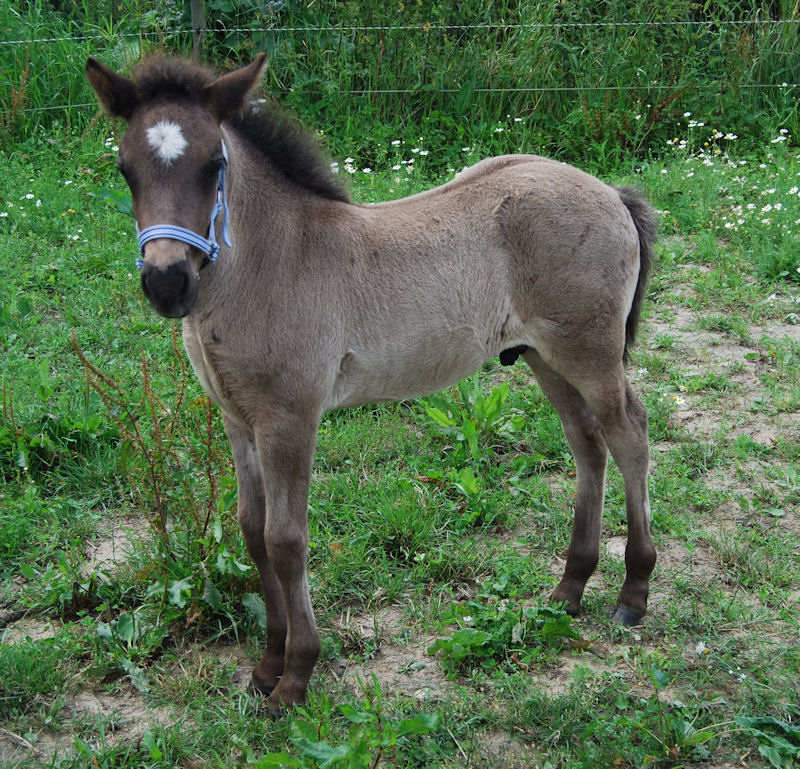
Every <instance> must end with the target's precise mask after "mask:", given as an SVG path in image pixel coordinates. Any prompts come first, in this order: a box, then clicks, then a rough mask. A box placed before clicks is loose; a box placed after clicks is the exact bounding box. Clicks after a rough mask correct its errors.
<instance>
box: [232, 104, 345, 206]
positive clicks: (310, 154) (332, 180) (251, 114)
mask: <svg viewBox="0 0 800 769" xmlns="http://www.w3.org/2000/svg"><path fill="white" fill-rule="evenodd" d="M226 123H227V124H228V125H229V126H230V127H231V128H232V129H233V130H234V131H235V132H236V133H237V134H238V135H239V136H241V137H243V138H244V139H246V140H247V142H248V143H249V144H250V145H251V146H252V147H253V149H255V150H257V151H258V152H260V153H261V154H262V155H263V156H264V157H266V158H267V159H268V160H269V162H270V163H271V164H272V165H273V166H275V167H276V168H277V169H278V170H279V171H280V172H281V173H282V174H283V175H284V176H286V177H287V178H288V179H291V180H292V181H293V182H295V183H297V184H299V185H300V186H301V187H305V188H307V189H310V190H312V191H313V192H316V193H317V194H319V195H322V196H323V197H326V198H330V199H331V200H341V201H343V202H345V203H348V202H349V201H350V195H349V194H348V192H347V189H346V188H345V187H344V185H343V184H342V183H341V181H339V179H337V178H336V175H335V174H334V173H333V172H332V171H331V166H330V162H329V161H328V159H327V157H326V156H325V153H324V152H323V151H322V149H321V147H320V145H319V142H318V141H317V139H316V137H315V136H314V135H313V134H311V133H310V132H309V131H307V130H306V129H304V128H303V127H302V126H301V125H300V123H299V122H298V121H297V120H296V119H295V118H293V117H290V116H289V115H287V114H286V113H285V112H284V111H283V110H282V109H281V108H280V107H277V106H275V105H272V104H268V103H266V102H263V101H259V102H256V103H254V104H252V105H251V107H250V109H249V110H246V111H245V112H244V113H243V114H242V115H236V116H234V117H232V118H229V119H228V120H227V121H226Z"/></svg>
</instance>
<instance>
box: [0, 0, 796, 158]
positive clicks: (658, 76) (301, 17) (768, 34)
mask: <svg viewBox="0 0 800 769" xmlns="http://www.w3.org/2000/svg"><path fill="white" fill-rule="evenodd" d="M55 5H56V4H55V3H51V2H47V0H32V2H30V3H27V4H25V5H24V6H22V7H21V8H20V9H15V8H12V7H11V4H7V3H6V4H2V5H0V25H2V29H4V30H5V35H4V37H5V38H6V43H4V44H2V45H0V67H2V72H3V74H2V75H0V85H1V86H2V87H0V100H2V117H1V118H0V130H2V132H3V133H4V134H5V137H6V138H10V137H14V136H16V137H21V136H25V135H27V134H29V133H30V131H31V130H32V129H33V127H34V126H35V125H37V124H40V125H48V124H49V123H50V122H52V121H53V120H59V121H61V120H64V121H67V122H69V123H77V124H78V125H83V124H85V123H86V121H88V120H90V119H91V117H92V115H94V114H95V109H94V107H93V104H94V99H93V97H92V95H91V93H90V91H89V89H88V87H87V86H86V85H85V83H84V79H83V77H82V66H83V62H84V60H85V58H86V56H87V55H89V54H91V55H95V56H98V57H100V58H103V59H104V60H106V61H107V62H108V63H110V64H111V65H113V66H116V67H121V68H128V67H130V66H131V65H132V63H133V62H134V61H135V60H136V59H138V58H139V57H140V55H141V54H142V53H144V52H147V51H150V50H153V49H158V50H165V51H168V52H170V53H184V54H185V53H188V52H189V50H190V46H191V33H190V20H189V18H188V13H187V11H186V8H185V7H184V6H185V4H183V3H177V2H165V3H159V4H158V7H157V8H155V9H154V8H153V7H152V4H147V3H143V2H141V0H125V1H124V2H121V3H111V2H99V3H95V4H91V5H90V4H88V3H86V2H78V3H76V2H61V3H58V4H57V5H58V7H59V9H60V10H58V11H56V10H55V9H54V6H55ZM206 5H207V14H208V18H207V25H206V26H207V33H206V35H205V37H204V46H205V57H206V58H207V59H208V60H209V61H210V62H212V63H214V64H215V65H217V66H218V67H220V68H223V69H224V68H227V67H230V66H233V65H234V64H236V63H238V62H241V61H243V60H247V59H248V58H250V57H251V56H252V55H253V54H254V53H255V52H257V51H261V50H266V51H268V52H269V54H270V67H269V73H268V76H267V79H266V82H265V87H266V90H267V91H269V92H270V93H273V94H275V95H276V96H277V97H278V98H279V99H280V100H281V101H283V102H285V103H287V104H288V105H289V106H291V107H292V108H293V109H295V110H296V111H297V112H299V113H300V114H301V116H303V117H304V118H306V119H307V120H309V121H310V122H311V123H312V124H313V125H315V126H316V127H318V128H320V129H323V130H324V131H325V132H326V133H327V134H329V135H330V136H332V137H334V138H333V141H334V142H335V144H334V147H333V149H334V150H335V151H336V152H337V154H339V153H341V154H342V155H343V156H344V155H346V154H350V153H351V152H353V151H354V150H355V151H359V150H361V149H363V154H364V155H365V158H366V159H367V160H369V157H368V156H369V153H370V151H372V149H373V148H374V147H375V146H376V145H377V144H379V143H385V142H386V140H387V139H392V138H407V139H410V138H411V137H413V136H416V135H418V134H424V135H425V136H426V137H428V139H429V140H430V138H431V137H436V138H437V140H438V141H440V142H441V143H442V144H444V145H448V146H456V145H458V144H460V143H463V141H464V140H465V138H466V137H468V136H470V135H475V134H476V133H479V132H480V131H476V127H480V128H481V129H483V128H485V127H488V126H496V127H502V125H501V124H502V123H503V122H504V121H506V120H507V119H508V118H515V117H516V118H524V119H525V120H526V121H527V125H528V127H529V130H528V131H527V132H526V134H525V137H524V142H523V143H522V145H524V146H521V143H520V142H519V141H518V140H517V139H514V138H512V137H503V136H502V135H500V136H498V137H497V143H498V149H499V150H500V151H518V150H520V149H525V150H535V151H540V152H546V153H548V154H554V155H558V156H561V157H564V158H565V159H571V160H586V159H590V160H592V161H593V162H595V163H600V164H604V163H607V162H613V161H614V160H616V159H618V158H620V157H621V156H623V155H624V156H626V157H630V156H631V154H635V155H640V154H642V153H644V152H646V151H648V150H652V149H656V148H660V147H662V146H663V145H664V142H665V140H666V139H667V138H669V137H671V136H673V135H675V133H676V132H677V130H678V128H679V127H680V126H681V125H682V124H683V119H684V113H686V112H691V113H692V114H693V115H694V116H696V117H697V118H698V119H701V120H716V121H718V122H721V123H722V124H724V127H731V128H733V127H735V129H736V130H737V132H738V133H739V135H740V137H741V138H742V139H743V140H744V139H751V140H754V141H763V140H764V139H766V138H768V137H766V136H765V135H764V130H765V128H764V126H766V125H769V126H771V127H774V126H775V125H776V124H782V125H786V127H788V128H789V129H790V130H791V131H792V133H793V134H795V133H796V132H797V128H798V122H797V121H798V118H797V110H796V97H797V92H798V88H797V87H796V86H794V87H793V86H791V84H797V83H799V82H800V34H798V31H799V30H800V24H798V23H797V22H798V21H799V20H798V18H797V8H796V6H795V4H794V2H793V1H792V0H777V2H772V3H758V2H721V3H714V4H708V3H707V4H705V6H702V5H701V4H698V3H696V2H693V1H692V0H670V1H669V2H667V3H661V4H652V3H631V2H627V1H626V0H609V1H608V2H606V3H603V4H602V6H601V5H599V4H596V3H588V2H585V0H580V1H578V0H575V1H574V2H564V3H544V2H531V1H528V2H523V1H522V0H504V2H501V3H492V4H486V3H480V2H478V1H477V0H468V1H467V2H463V3H460V4H459V7H458V9H457V10H454V9H453V8H451V7H450V6H447V7H442V4H439V3H433V2H429V1H428V0H421V2H419V3H406V4H396V5H391V6H390V7H388V8H387V7H386V4H383V3H378V2H376V1H375V0H369V1H368V2H363V3H358V4H356V3H347V2H342V1H335V2H329V3H324V4H323V3H296V2H272V3H263V2H256V1H255V0H240V1H239V2H227V1H226V2H218V1H217V0H208V2H207V4H206ZM775 21H783V22H785V23H773V22H775ZM41 39H47V40H48V42H30V43H24V42H23V43H13V44H8V43H7V41H9V40H11V41H13V40H41ZM784 83H786V84H787V85H786V86H783V85H782V84H784ZM84 104H89V105H92V106H89V107H85V106H80V107H78V106H76V105H84ZM55 107H63V108H62V109H51V108H55ZM476 124H477V125H476ZM422 129H424V130H422ZM770 130H772V129H770ZM498 133H499V134H502V131H499V132H498Z"/></svg>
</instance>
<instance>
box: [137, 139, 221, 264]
mask: <svg viewBox="0 0 800 769" xmlns="http://www.w3.org/2000/svg"><path fill="white" fill-rule="evenodd" d="M221 145H222V165H221V166H220V168H219V174H218V176H217V202H216V204H215V205H214V209H213V210H212V212H211V219H210V221H209V223H208V237H207V238H204V237H203V236H202V235H198V234H197V233H196V232H194V231H193V230H187V229H186V228H185V227H178V226H177V225H175V224H154V225H153V226H152V227H146V228H145V229H143V230H141V231H139V223H138V222H137V223H136V236H137V238H138V241H139V251H140V252H141V254H142V256H141V257H139V258H138V259H137V260H136V266H137V267H138V268H139V269H140V270H141V269H142V266H143V265H144V259H143V258H142V257H144V247H145V244H146V243H149V242H150V241H151V240H156V239H157V238H170V239H171V240H180V241H182V242H183V243H188V244H189V245H190V246H194V247H195V248H196V249H198V250H200V251H202V252H203V253H204V254H205V255H206V259H205V261H204V262H203V265H202V267H201V268H200V269H202V268H203V267H206V266H207V265H208V264H210V263H211V262H214V261H216V259H217V254H218V253H219V243H217V236H216V233H215V232H214V222H215V221H216V218H217V216H219V214H220V213H223V214H224V216H223V218H222V240H223V241H224V243H225V245H226V246H228V247H229V248H231V247H232V243H231V240H230V237H229V236H228V198H227V195H226V194H225V167H226V166H227V164H228V149H227V147H226V146H225V142H224V141H223V142H221Z"/></svg>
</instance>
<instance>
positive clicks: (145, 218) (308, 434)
mask: <svg viewBox="0 0 800 769" xmlns="http://www.w3.org/2000/svg"><path fill="white" fill-rule="evenodd" d="M264 67H265V56H263V55H262V56H259V57H258V58H257V59H256V60H255V61H254V62H253V63H252V64H250V65H249V66H246V67H243V68H242V69H239V70H236V71H234V72H231V73H229V74H227V75H224V76H222V77H219V78H217V77H216V76H214V75H213V74H212V73H210V72H209V71H207V70H205V69H203V68H200V67H198V66H196V65H193V64H190V63H188V62H184V61H180V60H162V59H154V60H149V61H146V62H145V63H144V64H142V65H140V67H139V70H138V72H137V75H136V77H135V79H133V80H129V79H127V78H125V77H122V76H120V75H118V74H115V73H114V72H112V71H111V70H109V69H107V68H105V67H104V66H103V65H101V64H99V63H98V62H97V61H95V60H94V59H89V60H88V62H87V64H86V74H87V77H88V79H89V81H90V83H91V85H92V87H93V88H94V90H95V92H96V94H97V96H98V98H99V100H100V102H101V103H102V105H103V106H104V107H105V108H106V109H107V110H108V111H109V112H110V113H111V114H113V115H117V116H120V117H122V118H124V119H125V120H126V121H127V132H126V133H125V136H124V137H123V139H122V140H121V142H120V155H119V166H120V170H121V171H122V173H123V174H124V175H125V178H126V179H127V181H128V184H129V186H130V189H131V193H132V196H133V204H134V211H135V214H136V219H137V223H138V228H139V247H140V251H141V260H140V263H141V270H142V273H141V282H142V289H143V291H144V293H145V295H146V296H147V298H148V300H149V301H150V303H151V304H152V306H153V307H154V308H155V310H156V311H157V312H158V313H160V314H161V315H164V316H166V317H181V318H183V338H184V343H185V347H186V351H187V353H188V355H189V358H190V360H191V362H192V366H193V367H194V370H195V372H196V373H197V376H198V377H199V379H200V381H201V382H202V384H203V386H204V387H205V389H206V390H207V392H208V393H209V395H210V397H211V398H212V399H213V400H214V401H215V402H216V403H217V404H218V405H219V407H220V408H221V409H222V412H223V415H224V423H225V430H226V432H227V435H228V438H229V439H230V442H231V446H232V448H233V456H234V461H235V465H236V474H237V478H238V484H239V520H240V522H241V526H242V530H243V533H244V537H245V540H246V543H247V548H248V550H249V552H250V554H251V556H252V557H253V560H254V561H255V563H256V566H257V567H258V572H259V576H260V580H261V587H262V590H263V593H264V601H265V604H266V607H267V613H268V622H269V627H268V631H267V642H266V648H265V650H264V653H263V656H262V657H261V660H260V661H259V662H258V664H257V665H256V666H255V669H254V670H253V675H252V680H251V687H252V688H253V689H255V690H257V691H260V692H263V693H265V694H268V695H269V698H268V704H269V706H270V708H271V709H272V710H274V711H278V710H280V708H281V707H282V706H290V705H292V704H294V703H298V702H301V701H302V700H303V699H304V697H305V694H306V687H307V684H308V680H309V677H310V675H311V671H312V668H313V667H314V663H315V661H316V659H317V656H318V654H319V649H320V642H319V634H318V632H317V628H316V624H315V621H314V616H313V613H312V608H311V599H310V596H309V590H308V582H307V578H306V556H307V548H308V526H307V499H308V490H309V480H310V476H311V463H312V455H313V453H314V447H315V441H316V434H317V428H318V424H319V421H320V417H321V416H322V414H323V413H324V412H325V411H327V410H329V409H335V408H343V407H347V406H353V405H356V404H360V403H364V402H368V401H385V400H390V399H399V398H413V397H416V396H419V395H423V394H426V393H430V392H433V391H436V390H439V389H441V388H443V387H445V386H447V385H450V384H452V383H453V382H455V381H457V380H458V379H460V378H462V377H464V376H465V375H467V374H469V373H471V372H473V371H475V370H476V369H477V368H478V367H479V366H481V364H483V363H484V362H485V361H487V360H490V359H492V358H495V357H497V356H498V355H500V356H501V360H502V361H503V362H504V363H509V362H513V361H514V360H515V359H516V357H518V356H519V355H522V357H523V358H524V359H525V361H526V362H527V363H528V365H529V366H530V367H531V369H532V370H533V372H534V375H535V376H536V379H537V381H538V383H539V385H540V386H541V388H542V390H543V392H544V393H545V395H546V396H547V397H548V399H549V400H550V402H551V403H552V404H553V406H554V407H555V408H556V410H557V411H558V414H559V416H560V418H561V422H562V425H563V428H564V433H565V435H566V437H567V440H568V442H569V444H570V446H571V448H572V451H573V453H574V455H575V462H576V466H577V487H578V488H577V500H576V503H575V520H574V525H573V531H572V540H571V543H570V546H569V551H568V553H567V561H566V568H565V570H564V576H563V577H562V579H561V581H560V582H559V584H558V586H557V587H556V589H555V592H554V593H553V600H554V601H558V602H563V603H565V604H566V607H567V610H568V611H569V612H570V613H573V614H574V613H577V612H578V611H579V609H580V602H581V596H582V594H583V591H584V587H585V586H586V582H587V580H588V578H589V576H590V575H591V574H592V571H593V570H594V568H595V566H596V564H597V560H598V553H599V541H600V519H601V514H602V508H603V495H604V485H605V469H606V459H607V453H608V451H609V450H610V451H611V454H612V455H613V457H614V459H615V460H616V463H617V465H618V466H619V468H620V471H621V472H622V475H623V477H624V481H625V496H626V506H627V518H628V544H627V548H626V551H625V566H626V577H625V582H624V584H623V586H622V590H621V592H620V593H619V597H618V600H617V606H616V608H615V610H614V614H613V617H614V619H615V620H616V621H618V622H621V623H624V624H634V623H636V622H638V621H639V620H640V619H641V618H642V616H643V615H644V614H645V611H646V604H647V594H648V584H649V577H650V574H651V572H652V570H653V567H654V565H655V560H656V554H655V549H654V547H653V542H652V538H651V535H650V529H649V519H650V508H649V502H648V492H647V471H648V440H647V413H646V411H645V409H644V407H643V405H642V403H641V402H640V400H639V399H638V398H637V397H636V395H635V394H634V392H633V390H632V389H631V388H630V386H629V384H628V382H627V379H626V377H625V371H624V368H623V360H624V358H625V353H626V346H627V344H628V343H630V342H631V341H632V340H633V338H634V334H635V331H636V324H637V320H638V317H639V310H640V305H641V302H642V299H643V296H644V291H645V283H646V280H647V272H648V269H649V266H650V261H651V256H652V247H653V242H654V239H655V227H654V220H653V215H652V212H651V211H650V209H649V207H648V206H647V204H646V203H645V202H644V201H643V200H642V199H641V198H640V197H639V196H638V195H637V194H636V193H635V192H633V191H632V190H629V189H615V188H613V187H609V186H607V185H605V184H604V183H602V182H600V181H598V180H597V179H595V178H593V177H591V176H588V175H587V174H585V173H583V172H581V171H579V170H577V169H576V168H572V167H570V166H567V165H564V164H562V163H557V162H554V161H551V160H547V159H545V158H541V157H536V156H532V155H511V156H504V157H496V158H491V159H488V160H484V161H482V162H480V163H478V164H477V165H475V166H473V167H472V168H470V169H468V170H466V171H464V172H463V173H461V174H460V175H459V176H458V177H456V178H455V179H454V180H453V181H451V182H449V183H447V184H445V185H443V186H441V187H437V188H436V189H433V190H430V191H428V192H424V193H421V194H419V195H413V196H411V197H409V198H405V199H402V200H397V201H394V202H390V203H383V204H379V205H374V206H360V205H355V204H353V203H351V202H350V201H349V199H348V196H347V194H346V192H345V191H344V190H343V189H342V188H341V187H340V185H339V184H338V183H337V181H336V177H335V176H333V175H332V174H331V173H330V170H329V168H328V166H327V163H326V162H325V160H324V158H322V156H321V155H320V154H319V153H318V151H317V150H316V149H315V145H314V143H313V141H312V140H311V138H310V137H309V136H308V135H306V134H304V133H303V132H300V131H298V130H297V129H296V128H294V127H293V126H292V125H291V124H290V123H289V122H287V120H286V119H284V118H282V117H281V116H280V114H279V113H276V112H275V111H274V110H270V109H268V108H265V107H260V108H259V107H255V106H250V105H249V103H248V93H249V92H250V90H251V89H252V88H253V86H255V84H256V83H257V82H258V80H259V78H260V77H261V75H262V73H263V70H264ZM217 254H219V259H218V260H216V257H217ZM215 260H216V261H215ZM212 262H213V264H212Z"/></svg>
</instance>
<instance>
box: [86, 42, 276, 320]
mask: <svg viewBox="0 0 800 769" xmlns="http://www.w3.org/2000/svg"><path fill="white" fill-rule="evenodd" d="M265 61H266V57H265V56H264V55H262V56H259V57H258V58H257V59H256V60H255V61H254V62H253V63H252V64H250V65H249V66H247V67H243V68H242V69H239V70H236V71H234V72H231V73H229V74H227V75H224V76H222V77H220V78H216V79H215V78H214V76H213V74H211V73H210V72H208V71H207V70H205V69H203V68H201V67H197V66H194V65H191V64H188V63H187V62H184V61H179V60H170V59H163V60H162V59H156V60H151V61H149V62H146V63H145V64H144V65H143V66H142V67H141V68H140V70H139V72H138V75H137V77H135V78H134V79H133V80H129V79H128V78H125V77H122V76H121V75H118V74H116V73H114V72H112V71H111V70H109V69H107V68H106V67H104V66H103V65H102V64H100V63H99V62H97V61H95V60H94V59H89V60H88V61H87V62H86V76H87V78H88V79H89V82H90V83H91V86H92V88H93V89H94V91H95V93H96V94H97V97H98V98H99V100H100V103H101V104H102V105H103V107H105V109H106V110H107V111H108V112H110V113H111V114H112V115H115V116H118V117H122V118H124V119H125V121H126V122H127V131H126V132H125V135H124V136H123V138H122V140H121V141H120V152H119V170H120V172H121V173H122V174H123V176H124V177H125V179H126V181H127V182H128V186H129V187H130V190H131V195H132V197H133V208H134V213H135V215H136V222H137V225H138V227H139V231H140V233H141V243H142V245H141V249H142V262H141V264H142V290H143V291H144V293H145V296H147V298H148V299H149V301H150V304H151V305H152V306H153V308H154V309H155V310H156V311H157V312H158V313H160V314H161V315H164V316H166V317H170V318H180V317H183V316H185V315H188V314H189V312H191V310H192V307H193V306H194V302H195V299H196V298H197V281H198V277H199V271H200V268H201V267H202V266H203V264H204V263H205V261H206V260H207V259H208V258H209V253H210V255H211V256H212V258H213V256H215V255H216V254H215V251H214V250H213V245H215V243H214V241H215V233H214V229H213V219H214V214H215V210H216V206H217V190H218V186H219V183H220V180H221V179H222V178H224V177H221V176H220V172H221V170H223V168H224V164H225V157H224V151H225V150H224V145H223V143H222V134H221V131H220V123H221V122H222V121H223V120H225V119H226V118H228V117H231V116H233V115H234V114H236V113H238V112H240V111H241V110H242V109H243V107H244V105H245V103H246V100H247V94H248V92H249V91H250V89H251V88H252V87H253V86H254V85H255V84H256V83H257V82H258V80H259V78H260V77H261V75H262V73H263V70H264V66H265ZM209 222H211V226H210V225H209ZM157 225H167V227H166V228H165V229H162V228H156V226H157ZM150 228H154V229H150ZM176 233H177V234H176ZM192 235H196V236H199V237H197V238H196V239H195V241H194V242H193V238H192V237H191V236H192ZM219 236H220V237H221V234H219Z"/></svg>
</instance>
